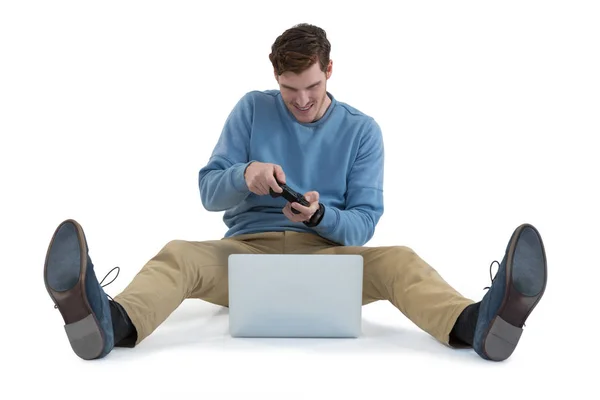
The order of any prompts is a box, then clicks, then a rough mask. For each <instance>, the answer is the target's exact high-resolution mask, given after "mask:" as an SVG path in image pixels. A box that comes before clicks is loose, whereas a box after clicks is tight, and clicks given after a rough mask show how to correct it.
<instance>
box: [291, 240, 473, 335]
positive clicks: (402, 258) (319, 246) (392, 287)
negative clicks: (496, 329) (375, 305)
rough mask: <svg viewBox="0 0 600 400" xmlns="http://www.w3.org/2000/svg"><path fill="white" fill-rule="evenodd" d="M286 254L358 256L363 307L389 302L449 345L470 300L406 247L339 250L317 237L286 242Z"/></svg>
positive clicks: (346, 248) (346, 247)
mask: <svg viewBox="0 0 600 400" xmlns="http://www.w3.org/2000/svg"><path fill="white" fill-rule="evenodd" d="M292 241H293V242H295V246H292V245H289V244H288V247H289V248H290V249H291V251H289V252H295V253H312V254H359V255H362V256H363V259H364V276H363V304H368V303H370V302H373V301H377V300H388V301H390V302H391V303H392V304H393V305H394V306H395V307H396V308H398V309H399V310H400V311H401V312H402V313H403V314H404V315H405V316H406V317H407V318H408V319H410V320H411V321H412V322H413V323H415V324H416V325H417V326H418V327H419V328H421V329H422V330H424V331H425V332H427V333H429V334H430V335H431V336H433V337H434V338H435V339H437V340H438V341H440V342H441V343H443V344H446V345H451V346H453V344H451V343H450V338H449V335H450V331H451V330H452V328H453V326H454V323H455V322H456V319H457V318H458V316H459V315H460V313H461V312H462V311H463V309H464V308H465V307H466V306H468V305H469V304H472V303H474V301H473V300H471V299H468V298H465V297H463V296H462V295H461V294H460V293H459V292H457V291H456V290H455V289H454V288H453V287H452V286H450V284H448V283H447V282H446V281H445V280H444V279H443V278H442V277H441V276H440V274H439V273H438V272H437V271H436V270H435V269H434V268H433V267H431V266H430V265H429V264H427V263H426V262H425V261H424V260H422V259H421V258H420V257H419V256H418V255H417V254H416V253H415V252H414V251H413V250H412V249H410V248H409V247H406V246H387V247H366V246H362V247H361V246H340V245H336V244H335V243H332V242H330V241H328V240H326V239H323V238H320V237H318V236H316V235H310V234H296V235H295V239H294V240H291V238H288V242H292Z"/></svg>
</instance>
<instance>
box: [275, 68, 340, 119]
mask: <svg viewBox="0 0 600 400" xmlns="http://www.w3.org/2000/svg"><path fill="white" fill-rule="evenodd" d="M331 64H332V63H331V61H330V62H329V65H328V67H327V72H323V71H321V69H320V68H319V63H318V62H317V63H314V64H313V65H312V66H311V67H310V68H308V69H307V70H305V71H304V72H301V73H300V74H295V73H293V72H289V71H288V72H284V73H283V74H281V75H279V76H276V78H277V82H278V83H279V89H280V91H281V96H282V98H283V101H284V102H285V105H286V106H287V108H288V110H290V112H291V113H292V114H293V115H294V116H295V117H296V119H297V120H298V122H304V123H307V122H314V121H316V120H318V119H319V118H321V117H322V116H323V115H324V114H325V111H326V110H327V107H329V104H331V99H330V98H329V97H328V96H327V80H328V79H329V77H330V76H331Z"/></svg>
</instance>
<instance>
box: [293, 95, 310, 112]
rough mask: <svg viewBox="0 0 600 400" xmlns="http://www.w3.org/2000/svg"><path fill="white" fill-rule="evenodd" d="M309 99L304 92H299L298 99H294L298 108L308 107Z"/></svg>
mask: <svg viewBox="0 0 600 400" xmlns="http://www.w3.org/2000/svg"><path fill="white" fill-rule="evenodd" d="M308 102H309V99H308V93H306V92H300V93H298V97H297V98H296V103H297V104H298V107H301V108H302V107H306V106H307V105H308Z"/></svg>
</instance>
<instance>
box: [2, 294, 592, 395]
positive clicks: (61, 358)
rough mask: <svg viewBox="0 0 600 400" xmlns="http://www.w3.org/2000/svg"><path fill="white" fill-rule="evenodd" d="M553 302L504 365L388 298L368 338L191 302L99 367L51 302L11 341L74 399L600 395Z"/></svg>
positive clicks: (366, 313)
mask: <svg viewBox="0 0 600 400" xmlns="http://www.w3.org/2000/svg"><path fill="white" fill-rule="evenodd" d="M33 286H39V285H33ZM547 300H548V301H546V302H544V303H540V307H539V309H538V310H537V313H536V314H535V315H533V316H532V317H531V318H530V320H529V322H528V326H527V327H526V331H525V333H524V334H523V337H522V340H521V343H520V345H519V347H518V348H517V351H516V352H515V353H514V354H513V356H512V357H511V358H510V359H508V360H507V361H505V362H502V363H493V362H489V361H485V360H483V359H481V358H480V357H479V356H477V355H476V354H475V353H474V352H473V351H471V350H455V349H449V348H447V347H445V346H442V345H440V344H439V343H437V342H436V341H435V340H433V339H432V338H431V337H429V336H428V335H426V334H425V333H423V332H421V331H419V330H418V329H416V328H415V327H414V326H413V325H412V324H411V323H410V322H408V321H407V320H406V319H405V318H404V317H403V316H402V315H400V314H399V312H397V311H396V310H395V308H393V307H392V306H391V305H390V304H389V303H387V302H379V303H375V304H371V305H368V306H365V307H363V319H364V322H363V336H362V337H361V338H359V339H232V338H231V337H229V336H228V334H227V328H228V314H227V310H226V309H223V308H220V307H216V306H213V305H210V304H207V303H204V302H202V301H196V300H188V301H186V302H184V304H183V305H182V306H181V307H180V308H179V309H178V310H177V311H175V313H173V314H172V315H171V317H170V318H169V319H168V320H167V321H166V322H165V323H164V324H163V325H162V326H161V327H159V328H158V329H157V330H156V331H155V332H154V334H153V335H151V336H150V337H149V338H148V339H147V340H146V341H144V342H143V343H142V344H141V345H140V346H138V347H137V348H135V349H121V348H117V349H115V350H114V351H113V352H112V353H110V354H109V355H108V356H107V357H106V358H104V359H102V360H96V361H91V362H90V361H83V360H80V359H78V358H77V357H76V356H75V355H74V354H73V353H72V352H71V350H70V347H69V344H68V342H67V340H66V336H65V335H64V333H63V331H62V320H61V319H60V316H59V315H58V312H56V311H55V310H54V309H53V308H52V306H51V304H50V303H49V301H46V300H42V301H41V303H40V304H38V305H37V312H36V315H37V316H36V318H37V319H38V322H37V323H36V324H35V328H34V330H28V331H24V332H21V333H22V335H21V336H20V340H19V341H18V342H13V343H9V344H7V345H8V348H7V349H6V350H8V351H10V352H13V355H17V354H19V356H18V357H14V358H12V360H11V364H12V367H10V368H18V369H19V373H18V374H16V375H14V379H12V380H11V381H10V382H8V383H9V386H12V385H15V386H14V387H15V388H18V389H17V390H18V391H19V392H20V393H22V394H23V395H25V394H26V393H32V394H38V393H40V392H43V393H45V394H49V395H56V398H62V399H80V398H84V397H82V393H86V396H87V394H90V395H91V398H111V399H112V398H119V399H120V398H123V399H125V398H157V399H166V398H170V396H173V395H176V396H182V395H186V396H191V397H193V398H211V399H219V398H226V399H230V398H231V399H234V398H244V399H246V398H257V399H331V398H350V397H351V396H357V397H359V398H382V397H385V398H388V397H389V398H430V397H431V398H433V397H438V398H444V399H454V398H455V399H481V398H486V399H487V398H490V399H495V398H507V397H511V398H543V397H538V396H540V395H548V396H549V395H553V394H558V395H559V396H563V395H570V396H573V397H572V398H578V399H586V398H592V397H593V396H592V397H590V396H591V394H590V393H594V392H596V393H597V385H596V383H595V382H594V381H593V379H594V376H593V375H594V374H593V373H592V372H591V371H592V370H593V369H594V365H596V363H597V362H596V360H595V359H591V360H588V362H590V363H591V364H590V365H589V366H588V367H586V368H583V363H584V362H585V361H586V360H585V357H583V356H581V355H577V356H574V354H570V353H572V352H573V350H572V349H575V348H576V347H579V346H578V344H577V341H578V340H579V339H580V338H581V334H577V335H574V334H573V333H574V332H577V327H576V326H574V327H569V328H567V329H562V328H565V327H564V326H563V327H561V325H560V324H554V323H553V318H556V315H555V313H554V312H553V311H552V298H551V297H550V298H549V299H547ZM44 306H45V308H44ZM31 327H33V325H31ZM30 329H32V328H30ZM561 331H562V332H565V334H564V336H563V337H562V339H564V341H563V340H560V339H561V336H562V335H561V334H560V332H561ZM567 332H573V333H567ZM557 339H558V340H557ZM578 351H579V350H578ZM558 360H572V363H571V362H569V363H566V364H564V363H563V362H560V361H558ZM11 372H14V370H13V371H11ZM33 377H35V379H33ZM585 393H588V394H585ZM532 396H535V397H532ZM178 398H179V397H178Z"/></svg>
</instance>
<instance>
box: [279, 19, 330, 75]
mask: <svg viewBox="0 0 600 400" xmlns="http://www.w3.org/2000/svg"><path fill="white" fill-rule="evenodd" d="M330 52H331V44H330V43H329V40H328V39H327V35H326V34H325V31H324V30H323V29H321V28H319V27H318V26H314V25H310V24H298V25H295V26H293V27H292V28H290V29H288V30H286V31H285V32H283V33H282V34H281V35H280V36H279V37H278V38H277V39H276V40H275V42H274V43H273V45H272V46H271V54H269V60H271V64H273V68H274V69H275V72H276V73H277V75H281V74H283V73H284V72H287V71H291V72H294V73H296V74H299V73H301V72H303V71H305V70H306V69H308V68H310V67H311V66H312V65H313V64H314V63H315V62H319V66H320V68H321V71H323V72H325V71H326V70H327V65H328V64H329V54H330Z"/></svg>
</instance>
